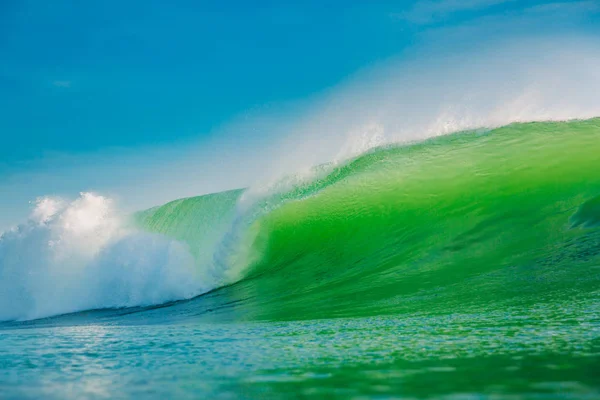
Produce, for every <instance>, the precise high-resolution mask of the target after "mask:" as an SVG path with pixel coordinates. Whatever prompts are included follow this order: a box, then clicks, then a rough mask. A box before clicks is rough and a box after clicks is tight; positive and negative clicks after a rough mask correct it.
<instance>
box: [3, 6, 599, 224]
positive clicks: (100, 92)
mask: <svg viewBox="0 0 600 400" xmlns="http://www.w3.org/2000/svg"><path fill="white" fill-rule="evenodd" d="M507 21H516V22H515V23H514V24H512V23H511V24H507ZM519 21H521V22H520V23H519ZM538 22H539V23H538ZM536 24H537V25H539V26H538V28H539V30H544V31H551V32H552V31H555V32H560V31H564V32H588V33H590V32H591V34H597V30H598V28H597V27H598V26H600V17H599V8H598V2H597V1H560V2H558V1H555V2H552V1H550V2H548V1H517V0H512V1H511V0H439V1H435V0H421V1H361V2H358V1H330V2H327V1H298V2H276V1H174V2H165V1H148V0H146V1H110V0H108V1H97V2H73V1H61V0H56V1H26V0H25V1H16V0H14V1H11V0H8V1H2V2H1V3H0V61H1V62H0V64H1V66H0V136H1V140H2V145H1V146H0V180H1V181H4V182H2V184H0V187H1V188H2V190H3V191H4V192H5V194H3V198H4V200H1V201H3V204H2V206H3V211H2V212H0V228H2V225H3V224H4V225H6V224H7V223H9V222H10V223H14V220H15V219H16V218H17V217H16V216H18V217H19V218H20V217H21V216H22V215H23V214H24V213H26V211H27V209H28V205H27V202H26V199H31V198H35V197H37V196H42V195H45V194H60V195H62V194H72V193H76V192H77V191H80V190H96V189H101V190H108V191H109V192H111V191H112V192H116V193H118V194H119V196H121V197H127V193H126V191H125V190H124V189H123V187H126V186H127V183H126V182H124V181H119V182H120V183H119V184H118V185H117V184H115V185H112V186H111V184H109V183H108V182H110V181H114V180H118V179H116V178H119V177H120V175H123V174H124V172H123V171H122V169H121V172H118V170H119V168H114V167H113V168H109V167H108V166H106V167H105V170H106V171H105V172H106V173H107V174H109V175H110V174H112V177H111V178H107V177H104V178H101V177H102V175H103V173H102V168H101V167H98V168H96V170H97V171H96V173H95V174H91V175H89V177H86V178H81V179H77V176H78V174H79V173H80V167H81V165H82V159H83V158H82V155H83V156H84V157H85V160H88V161H85V162H83V163H84V164H86V165H87V163H88V162H89V159H94V160H95V161H94V162H95V163H96V165H102V164H103V161H102V160H103V158H104V157H105V156H104V152H111V154H114V153H115V152H117V153H119V152H124V153H127V154H129V156H127V157H124V158H123V157H121V158H119V162H120V163H121V164H122V165H123V168H127V165H128V161H126V160H133V161H131V163H133V164H136V163H137V162H136V161H135V156H136V151H137V150H136V149H147V148H152V149H154V151H156V152H157V154H159V153H163V152H162V151H161V148H163V147H164V146H166V148H165V150H164V154H169V153H168V152H169V151H170V150H168V149H170V148H171V147H169V146H172V145H173V144H177V143H179V144H180V145H181V146H183V147H185V146H187V145H188V144H189V143H195V144H197V145H198V146H200V147H202V146H204V147H205V148H206V147H209V146H213V148H212V149H211V151H212V152H213V153H215V154H217V155H218V154H219V147H218V145H216V144H215V143H216V142H215V140H217V139H218V138H215V136H218V135H220V133H219V132H221V131H222V129H221V128H222V127H223V126H228V124H231V123H232V121H236V120H239V119H240V116H241V117H242V118H243V116H244V115H246V114H247V113H250V114H252V115H255V114H260V115H262V114H265V115H268V114H269V113H270V110H272V109H275V110H279V111H278V112H280V111H281V110H284V109H285V108H286V105H288V104H299V103H303V102H304V103H310V102H311V101H312V100H310V99H313V98H315V96H316V94H319V93H327V92H328V91H329V90H331V88H334V87H336V86H337V85H339V84H340V83H343V82H345V81H347V80H348V79H352V77H353V76H355V75H356V74H359V73H360V71H363V70H365V69H369V68H371V67H372V66H373V65H378V64H379V63H382V62H385V60H389V59H397V58H402V57H405V54H409V53H410V52H409V50H410V49H414V48H415V46H417V47H418V46H419V44H420V43H423V42H427V41H431V42H436V41H438V40H439V43H446V42H445V41H444V40H442V39H443V38H445V37H449V36H452V35H453V34H459V36H458V37H459V39H457V41H456V42H454V44H452V45H456V46H459V45H463V44H464V43H463V42H464V41H470V40H473V39H474V38H473V37H472V35H469V34H467V35H465V34H464V33H463V34H462V35H460V32H461V29H467V28H468V27H470V26H477V27H478V28H477V30H476V35H475V36H481V37H483V36H488V37H490V38H495V37H501V36H510V35H515V32H518V31H520V30H530V31H531V30H535V29H536ZM412 54H414V53H412ZM294 107H296V106H294ZM234 126H235V124H234ZM229 131H231V132H233V131H234V130H232V129H229ZM265 132H266V131H265V130H261V129H240V130H239V132H233V133H230V134H229V136H228V138H229V142H230V143H229V146H230V147H233V148H235V146H236V144H235V143H236V141H238V140H239V143H240V145H239V149H238V150H240V149H241V150H240V151H242V152H243V151H251V150H252V149H251V148H252V147H253V146H254V147H258V146H260V145H261V143H262V141H264V140H265V138H264V137H262V136H261V135H267V134H266V133H265ZM269 134H272V135H276V134H277V133H272V132H271V133H269ZM252 143H254V144H252ZM111 157H112V156H111ZM111 157H108V158H107V159H110V160H112V159H113V158H111ZM173 157H177V156H176V155H173ZM56 159H60V161H55V160H56ZM124 160H125V161H124ZM138 164H139V163H137V164H136V165H138ZM42 173H44V174H46V175H45V176H46V177H50V178H48V179H46V178H44V179H42V178H39V179H38V180H37V181H36V180H35V179H30V178H28V177H31V176H34V175H35V176H38V177H39V176H41V175H39V174H42ZM36 174H37V175H36ZM125 174H126V173H125ZM50 175H51V176H50ZM91 177H93V178H91ZM113 178H114V179H113ZM84 179H88V181H85V183H84V184H82V180H84ZM90 179H91V181H90ZM132 179H134V178H132ZM134 180H135V179H134ZM36 182H42V183H43V182H45V184H41V183H40V184H38V183H36ZM95 182H97V185H96V184H95ZM236 183H238V182H236ZM36 185H37V186H36ZM119 185H120V186H119ZM96 186H97V187H96ZM210 189H211V190H212V189H213V188H212V187H211V188H210ZM6 193H9V195H7V194H6ZM178 195H179V193H173V196H178ZM161 201H162V198H161ZM19 204H21V205H19ZM145 205H146V204H144V206H145ZM7 221H9V222H7Z"/></svg>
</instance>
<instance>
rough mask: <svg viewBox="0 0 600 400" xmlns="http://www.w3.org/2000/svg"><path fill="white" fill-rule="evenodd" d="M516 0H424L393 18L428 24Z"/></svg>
mask: <svg viewBox="0 0 600 400" xmlns="http://www.w3.org/2000/svg"><path fill="white" fill-rule="evenodd" d="M513 1H515V0H422V1H418V2H417V3H415V4H414V6H412V7H411V8H410V9H409V10H408V11H406V12H402V13H395V14H392V15H391V16H392V18H394V19H399V20H404V21H408V22H411V23H414V24H419V25H427V24H432V23H435V22H438V21H440V20H443V19H445V18H447V17H449V16H450V15H452V14H454V13H458V12H463V11H478V10H483V9H486V8H489V7H493V6H497V5H500V4H503V3H508V2H513Z"/></svg>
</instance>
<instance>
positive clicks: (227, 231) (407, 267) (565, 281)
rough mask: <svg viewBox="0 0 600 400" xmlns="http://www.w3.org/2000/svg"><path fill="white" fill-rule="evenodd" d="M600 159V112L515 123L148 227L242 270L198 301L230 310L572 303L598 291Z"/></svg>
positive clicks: (375, 156) (232, 314)
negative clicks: (572, 118) (590, 115)
mask: <svg viewBox="0 0 600 400" xmlns="http://www.w3.org/2000/svg"><path fill="white" fill-rule="evenodd" d="M599 166H600V120H599V119H592V120H587V121H572V122H537V123H526V124H512V125H508V126H505V127H502V128H498V129H493V130H481V131H471V132H463V133H458V134H453V135H448V136H442V137H438V138H434V139H430V140H427V141H425V142H421V143H416V144H413V145H408V146H402V147H386V148H379V149H374V150H372V151H370V152H368V153H365V154H363V155H361V156H359V157H357V158H355V159H352V160H350V161H348V162H346V163H344V164H343V165H337V166H335V165H329V166H322V167H321V168H320V169H319V172H318V173H316V175H315V177H313V179H311V180H304V181H302V182H300V183H296V184H295V185H292V186H290V185H280V186H279V187H280V189H277V190H274V191H272V192H271V194H270V195H265V196H263V197H259V198H254V199H253V200H252V201H250V202H249V203H250V205H249V206H248V205H247V204H246V203H248V201H247V198H248V197H251V196H250V192H246V193H244V192H242V191H233V192H226V193H221V194H215V195H210V196H203V197H197V198H190V199H184V200H178V201H176V202H172V203H169V204H167V205H165V206H162V207H158V208H154V209H151V210H148V211H146V212H142V213H140V214H138V215H137V217H136V220H137V223H138V224H139V226H140V227H141V228H142V229H145V230H147V231H149V232H155V233H160V234H162V235H165V236H168V237H171V238H174V239H177V240H178V241H181V242H184V243H186V244H187V245H188V246H189V247H190V249H191V252H192V254H193V255H194V256H195V257H196V258H197V259H198V258H200V259H201V260H202V262H200V263H197V264H196V265H197V266H202V268H209V269H210V270H211V271H212V273H215V271H217V272H218V271H225V270H228V271H231V270H234V271H235V273H234V274H230V275H227V274H221V278H222V280H221V281H219V285H228V286H226V287H223V288H222V289H220V290H217V291H216V292H214V293H213V295H210V296H203V297H200V298H199V300H200V301H203V299H204V301H213V300H210V299H211V296H212V298H213V299H215V298H216V299H217V300H214V301H217V303H221V304H236V306H235V307H224V308H222V309H219V310H220V311H218V312H216V313H213V316H214V315H216V316H217V317H222V318H225V319H231V318H234V319H249V320H251V319H259V320H294V319H312V318H329V317H356V316H372V315H384V314H399V313H412V314H415V315H418V314H420V313H425V314H435V313H447V312H448V311H449V310H456V309H460V310H461V311H469V310H470V311H473V312H476V311H477V310H483V309H485V310H488V311H489V310H490V309H493V308H495V307H496V308H498V309H499V310H501V309H503V308H505V307H524V309H528V308H531V307H534V306H536V305H537V304H539V303H548V302H552V303H554V304H559V303H561V304H563V303H564V304H567V306H565V307H567V308H568V307H570V306H568V304H571V305H572V306H574V305H576V304H579V305H581V304H587V303H586V302H588V301H593V299H595V298H597V296H598V287H600V286H599V285H598V284H599V282H598V280H599V274H598V272H599V269H598V268H599V266H600V167H599ZM281 187H286V188H287V189H285V190H282V189H281ZM240 204H246V205H245V206H244V207H241V206H240ZM207 249H210V250H209V251H207ZM194 304H196V303H194ZM190 307H191V308H193V306H190ZM217 309H218V307H217Z"/></svg>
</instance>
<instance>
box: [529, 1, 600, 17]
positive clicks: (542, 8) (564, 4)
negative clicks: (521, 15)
mask: <svg viewBox="0 0 600 400" xmlns="http://www.w3.org/2000/svg"><path fill="white" fill-rule="evenodd" d="M525 11H526V12H529V13H538V14H545V13H554V12H569V13H573V12H579V13H586V12H592V13H594V12H600V2H598V1H597V0H582V1H560V2H554V3H546V4H538V5H536V6H533V7H529V8H527V9H526V10H525Z"/></svg>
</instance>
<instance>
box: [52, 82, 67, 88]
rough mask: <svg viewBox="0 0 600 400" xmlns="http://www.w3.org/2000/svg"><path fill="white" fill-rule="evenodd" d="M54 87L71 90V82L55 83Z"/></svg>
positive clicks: (53, 83)
mask: <svg viewBox="0 0 600 400" xmlns="http://www.w3.org/2000/svg"><path fill="white" fill-rule="evenodd" d="M52 85H53V86H56V87H60V88H70V87H71V81H53V82H52Z"/></svg>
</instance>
